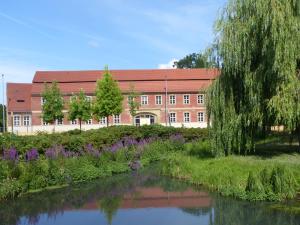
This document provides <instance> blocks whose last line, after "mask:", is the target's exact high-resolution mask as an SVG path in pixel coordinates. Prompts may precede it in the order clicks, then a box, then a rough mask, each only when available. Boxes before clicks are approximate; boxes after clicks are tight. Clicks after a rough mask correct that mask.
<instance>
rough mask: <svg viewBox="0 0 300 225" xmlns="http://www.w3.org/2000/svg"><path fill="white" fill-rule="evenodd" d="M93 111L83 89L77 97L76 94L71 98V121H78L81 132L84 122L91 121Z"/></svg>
mask: <svg viewBox="0 0 300 225" xmlns="http://www.w3.org/2000/svg"><path fill="white" fill-rule="evenodd" d="M91 109H92V108H91V101H90V100H89V99H88V98H87V96H86V95H85V93H84V91H83V90H82V89H81V90H80V92H79V93H78V94H77V95H76V94H75V95H73V96H72V97H71V100H70V105H69V119H70V120H76V119H77V120H78V122H79V129H80V131H81V124H82V121H85V122H86V121H88V120H89V119H91V117H92V115H91V113H92V110H91Z"/></svg>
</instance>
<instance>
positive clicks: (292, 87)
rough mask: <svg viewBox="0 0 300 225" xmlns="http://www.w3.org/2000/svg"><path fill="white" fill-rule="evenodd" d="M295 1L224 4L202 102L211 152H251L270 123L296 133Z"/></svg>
mask: <svg viewBox="0 0 300 225" xmlns="http://www.w3.org/2000/svg"><path fill="white" fill-rule="evenodd" d="M299 7H300V3H299V1H297V0H285V1H282V0H230V1H229V3H228V5H227V6H226V7H225V8H224V11H223V13H222V15H221V17H220V18H219V19H218V20H217V22H216V33H217V38H216V43H217V52H218V55H219V57H220V60H221V61H222V64H223V66H222V71H221V75H220V77H219V78H218V79H217V80H216V81H215V83H214V84H213V86H212V87H211V90H210V94H209V99H210V101H209V102H208V106H207V107H208V112H209V116H210V117H211V118H212V128H211V131H212V132H211V135H212V140H213V141H212V146H213V149H214V150H215V153H216V154H230V153H231V152H232V151H238V152H241V151H248V150H251V149H253V148H254V137H255V136H256V135H258V132H262V131H265V130H266V128H268V127H270V126H271V125H274V124H284V125H286V128H287V129H288V130H290V131H295V130H299V114H300V113H299V110H300V107H299V102H300V101H299V85H300V84H299V76H298V77H297V70H299V60H300V17H299Z"/></svg>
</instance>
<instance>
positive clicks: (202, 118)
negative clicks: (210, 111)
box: [197, 112, 205, 123]
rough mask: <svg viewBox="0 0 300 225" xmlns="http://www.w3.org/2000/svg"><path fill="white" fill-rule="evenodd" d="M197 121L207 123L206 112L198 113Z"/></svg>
mask: <svg viewBox="0 0 300 225" xmlns="http://www.w3.org/2000/svg"><path fill="white" fill-rule="evenodd" d="M201 114H202V115H201ZM197 120H198V122H199V123H204V122H205V113H204V112H198V113H197Z"/></svg>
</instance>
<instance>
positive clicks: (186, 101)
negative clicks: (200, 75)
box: [183, 94, 191, 105]
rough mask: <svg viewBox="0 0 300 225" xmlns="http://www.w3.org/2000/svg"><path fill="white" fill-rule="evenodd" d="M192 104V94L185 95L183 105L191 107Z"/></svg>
mask: <svg viewBox="0 0 300 225" xmlns="http://www.w3.org/2000/svg"><path fill="white" fill-rule="evenodd" d="M186 97H187V98H186ZM190 103H191V95H190V94H184V95H183V104H184V105H189V104H190Z"/></svg>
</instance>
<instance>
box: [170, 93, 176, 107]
mask: <svg viewBox="0 0 300 225" xmlns="http://www.w3.org/2000/svg"><path fill="white" fill-rule="evenodd" d="M171 97H174V99H172V98H171ZM173 101H174V102H173ZM169 104H170V105H176V95H169Z"/></svg>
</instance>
